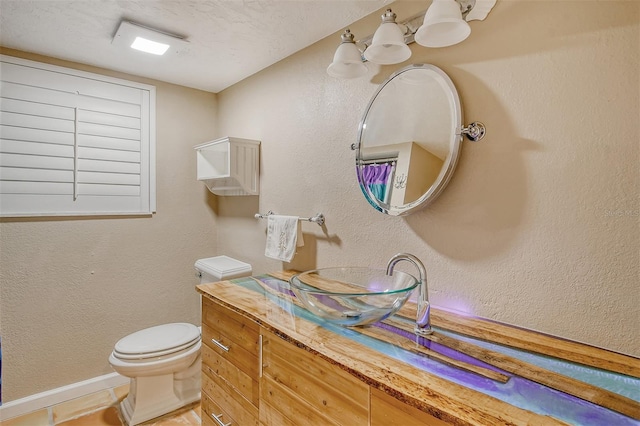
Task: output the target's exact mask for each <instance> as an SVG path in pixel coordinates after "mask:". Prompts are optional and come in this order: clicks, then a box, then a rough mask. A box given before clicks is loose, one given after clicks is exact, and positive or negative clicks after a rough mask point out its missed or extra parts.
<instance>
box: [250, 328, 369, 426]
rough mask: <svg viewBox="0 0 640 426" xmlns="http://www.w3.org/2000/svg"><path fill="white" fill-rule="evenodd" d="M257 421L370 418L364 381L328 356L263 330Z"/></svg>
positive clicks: (362, 421)
mask: <svg viewBox="0 0 640 426" xmlns="http://www.w3.org/2000/svg"><path fill="white" fill-rule="evenodd" d="M262 333H263V375H262V381H261V387H260V424H261V425H264V426H272V425H287V426H288V425H345V426H359V425H363V426H365V425H368V424H369V386H368V385H367V384H365V383H364V382H362V381H360V380H358V379H356V378H355V377H353V376H352V375H350V374H349V373H347V372H346V371H344V370H342V369H340V368H338V367H336V366H335V365H333V364H331V363H330V362H329V361H327V360H325V359H323V358H321V357H319V356H317V355H314V354H313V353H311V352H308V351H306V350H305V349H302V348H299V347H297V346H295V345H294V344H292V343H289V342H287V341H286V340H284V339H283V338H281V337H279V336H277V335H276V334H274V333H271V332H268V331H266V330H263V331H262Z"/></svg>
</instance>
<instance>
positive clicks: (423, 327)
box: [387, 253, 433, 335]
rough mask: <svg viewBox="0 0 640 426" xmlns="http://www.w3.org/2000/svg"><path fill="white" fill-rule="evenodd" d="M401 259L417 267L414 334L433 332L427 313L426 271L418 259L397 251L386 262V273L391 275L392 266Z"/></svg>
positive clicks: (428, 308)
mask: <svg viewBox="0 0 640 426" xmlns="http://www.w3.org/2000/svg"><path fill="white" fill-rule="evenodd" d="M402 260H406V261H407V262H411V263H413V264H414V265H415V267H416V268H418V273H419V274H420V284H418V285H419V287H420V295H419V296H418V313H417V315H416V327H415V329H414V331H415V332H416V334H421V335H426V334H431V333H433V330H432V329H431V317H430V314H429V311H430V308H431V307H430V306H429V292H428V290H427V271H426V270H425V269H424V265H423V264H422V262H420V259H418V258H417V257H415V256H414V255H412V254H409V253H398V254H396V255H395V256H393V257H392V258H391V259H389V262H388V263H387V275H393V268H395V266H396V264H397V263H398V262H400V261H402Z"/></svg>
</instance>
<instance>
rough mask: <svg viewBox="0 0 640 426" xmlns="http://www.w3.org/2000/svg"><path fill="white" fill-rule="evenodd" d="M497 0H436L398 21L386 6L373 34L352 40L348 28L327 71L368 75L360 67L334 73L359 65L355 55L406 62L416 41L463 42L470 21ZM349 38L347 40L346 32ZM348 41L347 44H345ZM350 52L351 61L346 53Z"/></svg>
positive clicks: (435, 44) (480, 16)
mask: <svg viewBox="0 0 640 426" xmlns="http://www.w3.org/2000/svg"><path fill="white" fill-rule="evenodd" d="M495 4H496V0H433V1H432V3H431V5H430V7H429V8H428V9H427V10H425V11H423V12H421V13H418V14H417V15H414V16H412V17H411V18H409V19H406V20H405V21H402V22H400V23H396V14H395V13H393V12H392V11H391V9H387V11H386V12H385V13H384V14H383V15H382V24H380V26H379V27H378V29H377V30H376V32H375V33H374V34H373V35H372V36H371V35H370V36H368V37H365V38H363V39H361V40H358V41H355V42H354V41H353V38H354V37H353V34H351V32H350V31H349V30H346V31H345V33H344V34H343V35H342V40H343V41H342V43H341V44H340V46H338V50H337V51H336V54H335V55H334V58H333V62H332V63H331V65H329V68H327V73H328V74H329V75H331V76H332V77H337V78H354V77H359V76H360V75H364V74H366V67H365V68H364V70H362V69H360V71H359V74H357V75H355V73H346V74H344V73H340V72H335V70H336V69H347V68H350V69H352V70H355V69H356V68H359V67H358V65H362V66H363V67H364V64H362V63H357V61H356V59H355V58H356V57H357V56H359V57H361V61H369V62H373V63H376V64H381V65H391V64H397V63H400V62H404V61H406V60H407V59H409V58H410V57H411V49H409V47H408V46H407V45H408V44H411V43H413V42H414V41H415V42H416V43H418V44H419V45H421V46H426V47H446V46H452V45H454V44H457V43H460V42H462V41H463V40H465V39H466V38H467V37H468V36H469V34H470V33H471V28H470V27H469V24H468V23H467V22H468V21H473V20H478V21H482V20H484V19H485V18H486V17H487V15H488V14H489V12H490V11H491V9H492V8H493V6H494V5H495ZM346 34H348V35H349V41H345V35H346ZM347 43H349V45H348V47H343V45H344V44H347ZM342 50H348V51H350V53H349V56H348V58H349V59H348V60H346V59H345V58H346V54H344V53H343V52H339V51H342Z"/></svg>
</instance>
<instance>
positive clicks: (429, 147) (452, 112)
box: [352, 64, 484, 216]
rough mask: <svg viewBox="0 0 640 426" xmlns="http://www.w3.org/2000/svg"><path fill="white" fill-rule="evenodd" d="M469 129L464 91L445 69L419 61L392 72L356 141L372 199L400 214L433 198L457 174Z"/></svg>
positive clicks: (358, 161) (358, 160) (374, 99)
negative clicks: (461, 92) (464, 112)
mask: <svg viewBox="0 0 640 426" xmlns="http://www.w3.org/2000/svg"><path fill="white" fill-rule="evenodd" d="M474 124H475V123H474ZM478 124H480V125H481V123H478ZM467 130H468V129H463V127H462V108H461V106H460V99H459V98H458V92H457V91H456V88H455V86H454V85H453V82H452V81H451V79H450V78H449V77H448V76H447V74H445V73H444V71H442V70H441V69H440V68H438V67H436V66H434V65H428V64H414V65H410V66H408V67H406V68H403V69H401V70H399V71H397V72H396V73H394V74H393V75H391V77H389V78H388V79H387V80H386V81H385V82H384V83H382V84H381V85H380V87H379V88H378V90H377V91H376V92H375V94H374V95H373V97H372V98H371V101H369V105H367V108H366V110H365V112H364V116H363V118H362V121H361V122H360V127H359V131H358V143H357V144H354V145H353V146H352V148H353V149H355V151H356V172H357V176H358V182H359V184H360V188H361V189H362V192H363V193H364V195H365V198H366V199H367V201H368V202H369V203H370V204H371V205H372V206H373V207H374V208H375V209H376V210H378V211H380V212H382V213H386V214H390V215H394V216H400V215H406V214H409V213H412V212H414V211H416V210H418V209H420V208H423V207H425V206H426V205H428V204H429V203H431V202H433V200H435V199H436V198H437V197H438V195H440V193H441V192H442V191H443V189H444V188H445V186H446V185H447V183H448V182H449V179H451V176H452V175H453V172H454V170H455V167H456V163H457V162H458V156H459V155H460V142H461V140H462V134H463V133H465V132H467V133H468V131H467ZM476 131H477V129H476ZM481 131H482V136H483V135H484V127H483V128H482V130H481ZM480 138H481V136H480V137H478V138H476V139H475V140H479V139H480Z"/></svg>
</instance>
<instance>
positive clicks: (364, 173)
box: [358, 162, 395, 210]
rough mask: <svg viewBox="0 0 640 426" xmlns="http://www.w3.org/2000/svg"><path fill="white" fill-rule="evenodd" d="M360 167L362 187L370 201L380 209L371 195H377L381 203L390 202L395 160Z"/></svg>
mask: <svg viewBox="0 0 640 426" xmlns="http://www.w3.org/2000/svg"><path fill="white" fill-rule="evenodd" d="M360 168H361V173H360V174H359V176H358V178H359V179H360V189H361V190H362V192H363V193H364V194H365V197H366V198H367V200H368V201H369V203H371V205H372V206H374V207H375V208H377V209H378V210H380V208H379V207H378V206H376V205H375V203H374V202H373V201H372V200H371V199H370V197H371V196H373V197H375V198H376V199H377V200H379V201H380V202H381V203H388V202H389V199H390V193H391V188H392V185H391V182H393V173H394V170H395V162H383V163H370V164H363V165H361V166H360ZM367 189H368V191H367Z"/></svg>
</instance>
